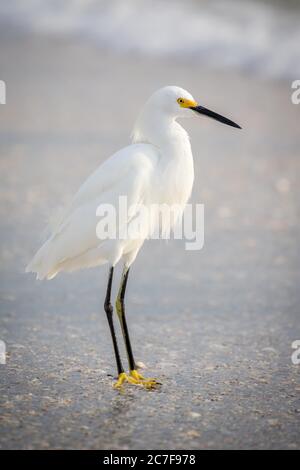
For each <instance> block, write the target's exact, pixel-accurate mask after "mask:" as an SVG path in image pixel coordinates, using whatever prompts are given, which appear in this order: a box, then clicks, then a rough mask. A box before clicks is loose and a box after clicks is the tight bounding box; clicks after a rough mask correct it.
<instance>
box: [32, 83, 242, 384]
mask: <svg viewBox="0 0 300 470" xmlns="http://www.w3.org/2000/svg"><path fill="white" fill-rule="evenodd" d="M197 113H198V114H200V115H203V116H208V117H210V118H213V119H215V120H217V121H219V122H222V123H224V124H227V125H229V126H232V127H236V128H240V126H238V125H237V124H235V123H234V122H233V121H231V120H229V119H227V118H225V117H223V116H221V115H220V114H217V113H214V112H213V111H210V110H208V109H207V108H204V107H203V106H200V105H198V103H197V102H196V101H195V100H194V98H193V97H192V95H191V94H190V93H188V92H187V91H185V90H184V89H182V88H179V87H176V86H167V87H164V88H161V89H159V90H158V91H156V92H155V93H154V94H153V95H152V96H151V97H150V98H149V99H148V101H147V102H146V104H145V106H144V108H143V109H142V111H141V113H140V115H139V116H138V118H137V121H136V123H135V126H134V130H133V135H132V144H131V145H129V146H127V147H125V148H123V149H122V150H120V151H118V152H117V153H115V154H114V155H112V156H111V157H110V158H109V159H108V160H106V161H105V162H104V163H103V164H102V165H100V166H99V167H98V168H97V169H96V171H95V172H94V173H93V174H92V175H91V176H90V177H89V178H88V179H87V180H86V181H85V183H83V185H82V186H81V187H80V189H79V191H78V192H77V193H76V195H75V196H74V198H73V200H72V202H71V203H70V205H69V206H68V207H67V208H66V209H65V210H64V213H63V214H62V215H61V216H60V217H59V219H58V220H57V221H56V224H55V226H54V227H53V228H52V234H51V236H50V238H49V239H48V240H47V241H46V242H45V243H44V245H43V246H42V247H41V248H40V249H39V250H38V252H37V253H36V255H35V256H34V258H33V260H32V261H31V263H30V264H29V265H28V266H27V268H26V271H27V272H35V273H37V278H38V279H45V278H46V279H52V278H53V277H54V276H56V274H57V273H59V272H60V271H73V270H76V269H80V268H88V267H92V266H97V265H101V264H105V263H108V264H109V276H108V284H107V290H106V296H105V301H104V310H105V312H106V315H107V319H108V324H109V328H110V332H111V336H112V341H113V347H114V353H115V358H116V363H117V370H118V379H117V382H116V384H115V387H117V388H120V387H122V385H123V383H124V382H129V383H131V384H135V385H142V386H144V387H146V388H154V387H155V386H156V385H157V384H158V382H157V381H156V380H155V379H146V378H144V377H143V376H142V375H141V374H140V373H139V372H138V371H137V366H136V362H135V360H134V356H133V352H132V348H131V343H130V338H129V333H128V328H127V322H126V317H125V303H124V298H125V290H126V285H127V280H128V274H129V269H130V266H131V264H132V263H133V261H134V260H135V258H136V256H137V253H138V251H139V250H140V248H141V246H142V244H143V243H144V241H145V239H146V238H147V237H148V236H149V235H150V231H151V230H153V227H151V226H150V225H151V224H150V225H145V229H144V230H143V231H142V233H141V235H140V236H139V237H138V238H136V239H131V238H130V237H128V238H126V237H124V238H121V237H116V238H110V237H109V236H107V234H105V233H104V232H103V235H102V236H101V233H100V234H99V233H98V232H97V231H96V226H97V216H96V212H97V209H98V208H99V207H101V205H104V204H107V203H110V204H112V205H114V206H115V205H116V203H117V199H118V198H119V197H120V196H121V195H122V196H126V197H127V199H128V201H129V202H130V204H131V205H133V207H138V206H139V205H140V204H143V205H144V206H146V207H149V206H150V205H151V204H154V203H155V204H157V203H159V204H169V205H170V204H171V205H174V204H176V207H177V208H178V210H177V214H176V216H175V218H174V219H173V222H170V223H171V224H175V222H176V220H177V219H178V218H179V217H181V215H182V213H183V210H184V207H185V205H186V203H187V201H188V199H189V197H190V194H191V190H192V186H193V180H194V167H193V156H192V151H191V146H190V141H189V137H188V134H187V133H186V131H185V130H184V129H183V128H182V127H181V125H179V124H178V123H177V121H176V120H177V118H181V117H190V116H193V115H195V114H197ZM133 220H134V214H131V217H128V218H127V220H125V222H124V224H125V225H127V226H129V225H130V224H131V223H132V221H133ZM96 232H97V233H96ZM120 260H122V261H123V263H124V267H123V273H122V277H121V283H120V288H119V292H118V295H117V299H116V311H117V315H118V318H119V321H120V325H121V329H122V334H123V338H124V342H125V346H126V351H127V356H128V363H129V374H127V373H125V371H124V368H123V365H122V361H121V357H120V353H119V348H118V343H117V338H116V334H115V329H114V323H113V307H112V304H111V287H112V280H113V273H114V267H115V265H116V264H117V263H118V262H119V261H120Z"/></svg>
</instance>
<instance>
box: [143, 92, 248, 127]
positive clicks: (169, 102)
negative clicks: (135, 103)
mask: <svg viewBox="0 0 300 470" xmlns="http://www.w3.org/2000/svg"><path fill="white" fill-rule="evenodd" d="M147 106H148V107H151V108H152V109H153V110H154V109H156V110H159V111H160V112H161V113H164V114H167V115H169V116H171V117H174V118H178V117H192V116H195V115H196V114H198V115H199V114H201V115H202V116H207V117H209V118H212V119H215V120H216V121H219V122H221V123H223V124H227V125H228V126H232V127H236V128H238V129H241V127H240V126H239V125H238V124H236V123H235V122H233V121H231V120H230V119H227V118H226V117H224V116H221V115H220V114H217V113H215V112H214V111H210V110H209V109H207V108H205V107H204V106H201V105H199V104H198V103H197V101H196V100H195V99H194V98H193V96H192V95H191V94H190V93H189V92H188V91H186V90H184V89H183V88H180V87H177V86H166V87H164V88H160V89H159V90H157V91H156V92H155V93H153V95H152V96H151V97H150V98H149V100H148V102H147Z"/></svg>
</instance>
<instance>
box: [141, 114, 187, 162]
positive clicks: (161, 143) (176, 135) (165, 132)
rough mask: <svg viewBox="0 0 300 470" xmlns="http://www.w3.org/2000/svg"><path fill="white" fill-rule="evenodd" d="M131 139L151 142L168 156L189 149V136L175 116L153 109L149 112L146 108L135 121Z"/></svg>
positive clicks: (174, 155) (173, 156)
mask: <svg viewBox="0 0 300 470" xmlns="http://www.w3.org/2000/svg"><path fill="white" fill-rule="evenodd" d="M132 139H133V143H147V144H152V145H154V146H155V147H157V148H158V149H159V150H160V151H161V153H162V154H163V155H169V156H170V158H176V156H177V155H178V156H180V155H183V154H186V153H187V151H188V152H189V151H190V142H189V136H188V134H187V132H186V131H185V130H184V129H183V127H182V126H181V125H180V124H178V122H176V120H175V117H173V116H169V115H167V114H165V115H164V114H161V113H157V114H156V113H153V110H152V112H151V113H148V112H147V110H144V111H143V112H142V113H141V115H140V116H139V118H138V119H137V121H136V123H135V126H134V129H133V133H132Z"/></svg>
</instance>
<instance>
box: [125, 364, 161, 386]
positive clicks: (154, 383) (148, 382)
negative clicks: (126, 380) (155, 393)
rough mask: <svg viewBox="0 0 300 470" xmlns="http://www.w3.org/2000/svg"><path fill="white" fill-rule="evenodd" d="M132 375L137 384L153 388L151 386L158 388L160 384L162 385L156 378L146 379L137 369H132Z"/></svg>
mask: <svg viewBox="0 0 300 470" xmlns="http://www.w3.org/2000/svg"><path fill="white" fill-rule="evenodd" d="M130 376H131V378H132V379H133V380H134V383H135V384H136V385H142V386H143V387H145V388H149V389H151V388H156V387H157V386H158V385H160V383H159V382H157V380H156V379H146V378H145V377H144V376H143V375H142V374H140V373H139V372H138V371H137V370H135V369H134V370H131V371H130ZM131 383H132V382H131Z"/></svg>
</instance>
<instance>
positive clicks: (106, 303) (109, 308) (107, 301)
mask: <svg viewBox="0 0 300 470" xmlns="http://www.w3.org/2000/svg"><path fill="white" fill-rule="evenodd" d="M113 273H114V268H113V267H111V268H110V271H109V277H108V283H107V290H106V296H105V301H104V310H105V312H106V316H107V320H108V324H109V328H110V333H111V337H112V341H113V345H114V351H115V356H116V362H117V369H118V374H121V373H122V372H124V369H123V366H122V361H121V357H120V353H119V348H118V342H117V337H116V333H115V328H114V322H113V311H114V310H113V306H112V304H111V302H110V296H111V285H112V279H113Z"/></svg>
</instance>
